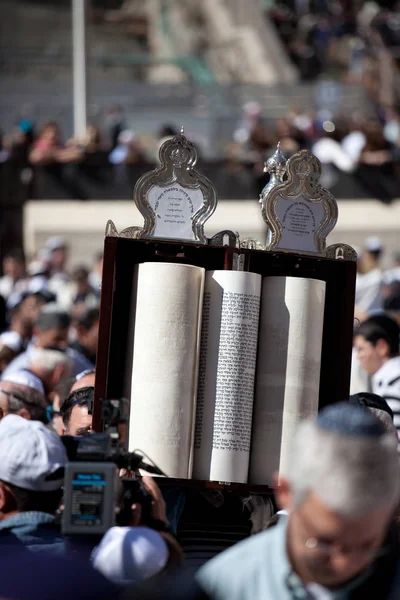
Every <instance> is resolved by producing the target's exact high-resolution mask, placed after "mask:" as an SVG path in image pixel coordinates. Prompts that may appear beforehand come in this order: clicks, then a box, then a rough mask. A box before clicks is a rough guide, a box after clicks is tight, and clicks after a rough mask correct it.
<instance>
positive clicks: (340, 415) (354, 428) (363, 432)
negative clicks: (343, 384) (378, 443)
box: [317, 402, 385, 437]
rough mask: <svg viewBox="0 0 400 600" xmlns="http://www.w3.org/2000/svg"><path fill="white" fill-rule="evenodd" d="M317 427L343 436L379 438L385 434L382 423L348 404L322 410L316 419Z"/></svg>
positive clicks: (332, 405)
mask: <svg viewBox="0 0 400 600" xmlns="http://www.w3.org/2000/svg"><path fill="white" fill-rule="evenodd" d="M317 426H318V427H319V428H320V429H325V430H326V431H331V432H332V433H342V434H344V435H354V436H367V437H380V436H381V435H383V434H384V433H385V428H384V427H383V425H382V423H380V421H378V419H377V418H376V417H374V415H373V414H372V413H370V412H369V411H368V410H365V409H364V408H361V407H358V406H354V404H350V402H338V403H337V404H331V405H330V406H327V407H326V408H324V409H323V410H322V411H321V412H320V413H319V415H318V417H317Z"/></svg>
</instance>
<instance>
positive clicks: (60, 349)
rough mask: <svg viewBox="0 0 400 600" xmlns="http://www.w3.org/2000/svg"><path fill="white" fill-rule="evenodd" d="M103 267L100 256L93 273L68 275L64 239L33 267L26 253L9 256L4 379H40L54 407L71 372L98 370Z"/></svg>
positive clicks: (0, 291)
mask: <svg viewBox="0 0 400 600" xmlns="http://www.w3.org/2000/svg"><path fill="white" fill-rule="evenodd" d="M102 264H103V257H102V254H101V253H99V254H98V255H96V256H95V257H94V261H93V264H92V265H91V266H90V267H89V268H88V266H86V265H85V264H81V265H75V267H73V268H72V269H68V244H67V243H66V241H65V240H64V239H63V238H61V237H52V238H49V239H48V240H47V242H46V244H45V247H44V248H41V249H39V250H38V252H37V254H36V256H34V257H32V260H31V261H29V262H28V264H27V263H26V261H25V257H24V255H23V253H22V252H21V251H20V250H12V251H10V252H8V253H7V255H6V256H5V257H4V259H3V273H4V274H3V276H2V277H1V278H0V303H1V306H0V314H1V317H0V320H1V330H2V331H3V333H1V334H0V370H1V371H2V372H3V375H4V374H10V373H14V372H21V371H23V372H25V371H29V372H32V373H33V372H35V373H37V376H38V378H39V380H41V383H42V386H40V385H39V388H40V390H41V391H42V392H44V393H45V396H46V399H47V401H49V402H50V400H51V394H52V392H53V391H54V387H55V386H56V385H57V383H58V382H59V381H61V380H62V378H63V376H64V375H65V373H66V372H67V371H69V373H68V374H69V375H71V376H76V375H78V374H79V373H81V372H83V371H86V370H91V369H94V368H95V364H96V350H97V340H98V325H99V299H100V283H101V277H102ZM38 324H39V325H38ZM38 348H41V351H40V352H38V351H37V349H38ZM35 349H36V352H35V351H34V350H35ZM32 354H33V355H34V356H33V358H32ZM32 360H33V363H32ZM46 364H47V366H49V369H47V367H46ZM60 366H62V367H63V368H62V369H58V371H57V367H60ZM64 367H65V368H64ZM46 369H47V370H48V371H49V372H47V370H46ZM54 369H55V370H56V371H57V373H58V375H57V374H55V371H54ZM42 387H43V389H42Z"/></svg>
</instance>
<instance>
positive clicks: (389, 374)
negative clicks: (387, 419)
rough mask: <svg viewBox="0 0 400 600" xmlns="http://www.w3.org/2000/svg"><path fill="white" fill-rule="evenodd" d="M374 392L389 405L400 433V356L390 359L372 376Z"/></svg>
mask: <svg viewBox="0 0 400 600" xmlns="http://www.w3.org/2000/svg"><path fill="white" fill-rule="evenodd" d="M372 391H373V393H374V394H379V396H382V397H383V398H384V399H385V400H386V402H387V403H388V404H389V406H390V408H391V409H392V411H393V415H394V416H393V423H394V426H395V427H396V429H397V430H398V431H400V356H395V357H394V358H391V359H389V360H388V361H387V362H385V364H384V365H382V367H381V368H380V369H379V371H377V372H376V373H375V375H373V376H372Z"/></svg>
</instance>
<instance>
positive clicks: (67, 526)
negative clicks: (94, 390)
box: [61, 400, 164, 535]
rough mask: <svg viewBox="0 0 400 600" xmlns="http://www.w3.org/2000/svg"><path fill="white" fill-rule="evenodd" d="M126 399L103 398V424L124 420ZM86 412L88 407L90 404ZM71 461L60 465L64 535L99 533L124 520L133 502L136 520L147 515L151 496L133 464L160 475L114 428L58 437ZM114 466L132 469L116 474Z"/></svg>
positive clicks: (116, 424)
mask: <svg viewBox="0 0 400 600" xmlns="http://www.w3.org/2000/svg"><path fill="white" fill-rule="evenodd" d="M124 402H125V401H119V400H115V401H114V400H111V401H110V400H102V401H101V407H102V420H103V422H104V424H105V427H106V429H108V430H109V429H110V428H112V427H114V428H115V429H117V426H118V424H120V423H125V422H126V419H125V417H124V415H123V410H122V409H121V407H123V406H124ZM89 412H91V407H89ZM61 440H62V442H63V444H64V446H65V449H66V452H67V456H68V460H69V461H70V462H69V463H68V464H67V466H66V469H65V480H64V510H63V514H62V532H63V533H64V534H67V535H70V534H82V535H87V534H97V535H100V534H104V533H105V532H106V531H107V530H108V529H109V528H110V527H113V526H114V525H115V524H116V523H117V524H119V525H129V521H130V517H131V514H132V511H131V507H132V504H140V505H141V509H142V512H141V514H142V517H141V521H142V523H143V524H147V523H148V522H149V520H150V518H151V514H150V513H151V506H152V498H151V496H150V494H149V493H148V492H147V490H146V489H145V487H144V486H143V483H142V481H141V478H140V476H138V475H137V471H138V469H144V470H145V471H147V472H148V473H154V474H156V475H164V473H162V471H161V470H160V469H158V468H157V467H156V466H154V465H150V464H147V463H145V462H143V457H142V456H141V455H140V454H137V453H135V452H127V451H125V450H124V449H123V448H121V446H120V444H119V437H118V434H117V432H116V431H115V432H114V433H108V432H107V431H106V432H105V433H89V434H86V435H84V436H82V437H72V436H63V437H62V438H61ZM117 469H126V470H127V471H129V472H131V473H135V476H134V477H133V478H129V479H119V478H118V471H117Z"/></svg>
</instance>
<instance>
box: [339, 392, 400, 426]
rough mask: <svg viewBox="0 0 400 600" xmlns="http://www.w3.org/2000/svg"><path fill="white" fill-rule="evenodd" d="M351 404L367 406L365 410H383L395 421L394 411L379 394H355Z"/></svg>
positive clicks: (351, 398) (351, 397)
mask: <svg viewBox="0 0 400 600" xmlns="http://www.w3.org/2000/svg"><path fill="white" fill-rule="evenodd" d="M349 402H350V404H353V405H354V406H365V408H376V409H377V410H383V411H384V412H386V413H387V414H388V415H390V418H391V419H392V421H393V411H392V409H391V408H390V406H389V404H388V403H387V402H386V400H385V399H384V398H382V396H378V394H371V393H370V392H359V393H358V394H353V395H352V396H350V398H349Z"/></svg>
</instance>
